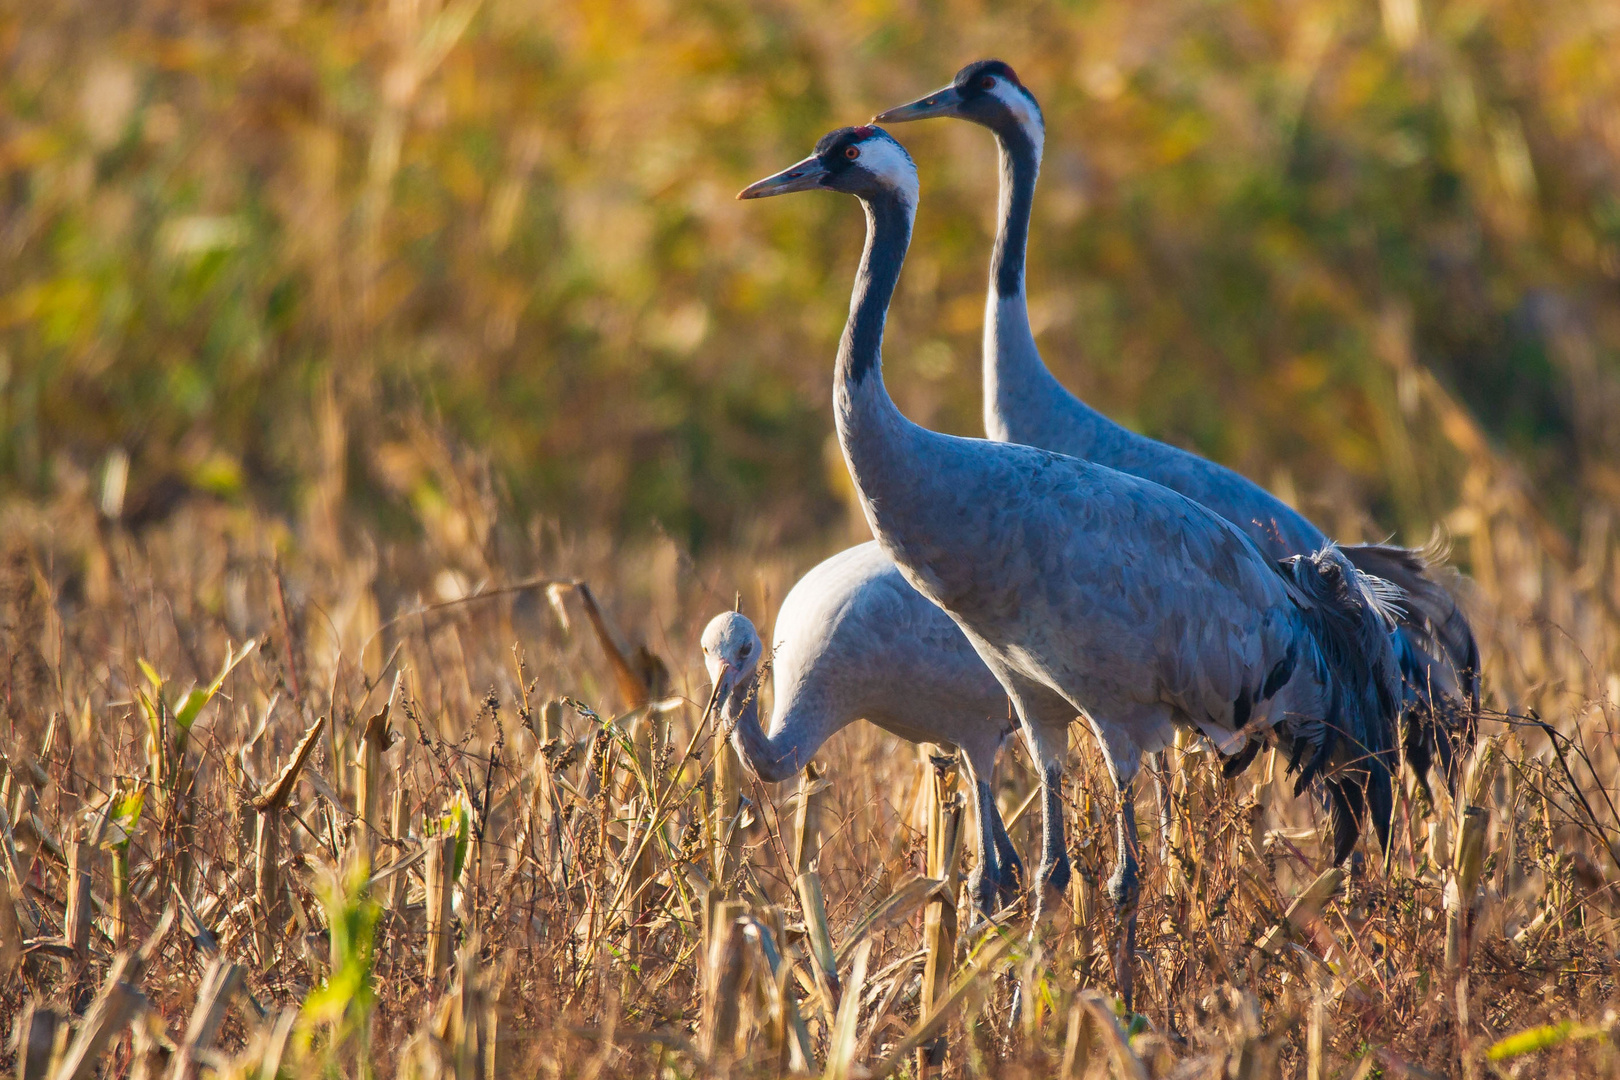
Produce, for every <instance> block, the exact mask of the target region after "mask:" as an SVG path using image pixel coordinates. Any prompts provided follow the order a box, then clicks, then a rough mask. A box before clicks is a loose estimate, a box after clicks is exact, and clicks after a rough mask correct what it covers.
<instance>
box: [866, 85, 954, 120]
mask: <svg viewBox="0 0 1620 1080" xmlns="http://www.w3.org/2000/svg"><path fill="white" fill-rule="evenodd" d="M961 107H962V92H961V91H960V90H958V89H957V88H956V87H955V86H954V85H952V86H947V87H944V88H942V89H939V90H935V91H934V92H933V93H932V94H929V95H927V96H926V97H920V98H918V99H917V100H916V101H913V102H911V103H910V104H909V105H900V106H897V107H895V108H893V109H890V110H889V111H888V112H881V113H878V114H877V115H876V116H874V117H872V123H874V124H903V123H905V122H906V121H907V120H929V119H932V118H933V117H936V116H958V115H960V113H959V112H958V110H959V109H960V108H961Z"/></svg>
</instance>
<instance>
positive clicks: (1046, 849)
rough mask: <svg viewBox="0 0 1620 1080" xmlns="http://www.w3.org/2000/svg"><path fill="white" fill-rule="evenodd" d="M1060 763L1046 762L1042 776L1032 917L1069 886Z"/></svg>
mask: <svg viewBox="0 0 1620 1080" xmlns="http://www.w3.org/2000/svg"><path fill="white" fill-rule="evenodd" d="M1062 791H1063V766H1062V765H1060V764H1059V763H1057V762H1052V763H1051V764H1049V765H1047V767H1046V773H1045V775H1044V776H1042V777H1041V867H1040V871H1039V877H1040V891H1039V894H1038V895H1037V898H1036V901H1035V921H1036V922H1040V919H1041V915H1042V914H1043V913H1044V912H1045V910H1046V907H1047V905H1048V904H1055V903H1056V902H1058V901H1059V900H1060V899H1061V898H1062V896H1063V894H1064V892H1065V891H1067V890H1068V888H1069V853H1068V852H1067V851H1066V850H1064V847H1063V797H1062Z"/></svg>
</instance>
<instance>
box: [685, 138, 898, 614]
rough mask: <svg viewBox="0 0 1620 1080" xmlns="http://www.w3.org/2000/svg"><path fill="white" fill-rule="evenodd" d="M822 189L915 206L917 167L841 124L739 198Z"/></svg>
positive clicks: (887, 145) (891, 145)
mask: <svg viewBox="0 0 1620 1080" xmlns="http://www.w3.org/2000/svg"><path fill="white" fill-rule="evenodd" d="M822 189H826V190H829V191H842V192H844V193H846V194H849V195H858V196H861V197H863V198H866V197H873V196H880V195H885V194H887V195H890V196H897V197H898V198H899V199H900V200H901V201H902V202H904V203H905V204H906V205H907V206H913V207H914V206H916V205H917V166H916V165H915V164H913V163H912V160H911V155H910V154H908V153H906V148H905V147H903V146H901V145H900V144H899V143H898V142H896V141H895V139H894V136H892V135H890V134H889V133H888V132H887V131H884V130H883V129H882V128H878V127H849V128H839V129H838V130H837V131H830V132H828V133H827V134H825V135H823V136H822V137H821V141H820V142H818V143H816V150H815V153H813V154H811V155H810V156H809V157H807V158H805V159H804V160H803V161H801V162H798V163H797V164H795V165H792V166H790V167H788V168H786V169H783V170H782V171H781V172H779V173H777V174H776V175H775V176H767V177H766V178H765V179H763V180H758V181H755V182H754V183H752V184H749V185H748V186H747V187H745V188H743V189H742V191H740V192H738V193H737V198H739V199H763V198H766V197H767V196H770V195H786V194H787V193H788V192H790V191H819V190H822ZM710 625H713V624H710Z"/></svg>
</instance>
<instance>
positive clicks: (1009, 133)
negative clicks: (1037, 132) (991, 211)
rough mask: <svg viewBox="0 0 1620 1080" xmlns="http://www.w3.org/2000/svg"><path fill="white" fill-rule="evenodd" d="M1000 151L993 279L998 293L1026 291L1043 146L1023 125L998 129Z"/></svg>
mask: <svg viewBox="0 0 1620 1080" xmlns="http://www.w3.org/2000/svg"><path fill="white" fill-rule="evenodd" d="M996 144H997V146H998V147H999V149H1000V151H1001V224H1000V226H999V227H998V228H997V230H996V246H995V251H994V252H993V253H992V254H991V256H990V280H991V281H993V282H994V283H995V288H996V294H997V295H998V296H1002V297H1012V296H1018V295H1020V294H1021V293H1022V292H1023V291H1024V260H1025V257H1026V255H1027V253H1028V249H1029V215H1030V211H1031V209H1032V208H1033V207H1034V205H1035V179H1036V177H1037V176H1038V175H1039V174H1040V171H1041V147H1040V144H1039V143H1037V142H1036V140H1035V136H1034V135H1033V134H1031V132H1030V131H1029V130H1028V129H1027V128H1025V127H1024V126H1023V125H1022V124H1010V125H1008V126H1006V127H1005V128H997V129H996Z"/></svg>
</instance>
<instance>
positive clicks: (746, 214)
mask: <svg viewBox="0 0 1620 1080" xmlns="http://www.w3.org/2000/svg"><path fill="white" fill-rule="evenodd" d="M1616 10H1617V9H1616V8H1615V7H1614V6H1613V5H1612V4H1608V3H1605V2H1601V0H1536V2H1530V0H1441V2H1436V0H1382V2H1381V3H1375V2H1371V0H1295V2H1290V3H1279V2H1275V0H1240V2H1220V3H1215V2H1200V0H1153V2H1130V3H1126V2H1105V0H1091V2H1076V3H1049V4H980V3H969V2H956V0H953V2H944V3H889V2H874V0H863V2H859V3H852V4H829V3H825V2H822V0H816V2H810V0H776V2H771V3H742V2H735V0H708V2H685V0H667V2H655V0H644V2H609V3H566V2H549V0H542V2H536V0H483V2H478V0H450V2H446V3H441V2H437V0H390V2H386V3H324V4H323V3H307V2H302V0H255V2H228V0H209V2H188V0H127V2H121V3H104V2H89V0H84V2H61V0H25V2H24V3H22V4H19V5H13V6H11V7H10V8H9V10H8V12H7V13H6V14H5V15H4V16H3V22H0V40H3V42H4V55H5V63H6V71H5V81H4V88H5V95H6V107H5V109H4V114H3V117H0V180H3V188H0V191H3V195H0V205H3V211H0V214H3V218H0V220H3V240H4V245H5V253H4V257H3V258H0V380H3V391H0V410H3V413H4V438H3V442H0V484H3V486H4V489H5V491H6V492H7V493H9V494H10V495H11V496H12V497H13V498H23V499H39V498H48V497H50V496H51V495H52V494H53V493H55V492H58V491H60V490H61V489H63V487H64V486H67V487H73V486H75V485H76V486H77V487H79V488H82V489H85V490H88V491H90V492H91V493H92V494H93V495H95V496H96V497H97V498H99V500H100V501H101V503H102V505H103V509H104V510H109V511H116V512H117V515H118V516H121V517H122V519H123V520H124V521H125V522H126V523H131V524H134V525H136V526H139V525H140V524H141V523H143V522H146V521H150V520H159V519H161V518H162V517H163V516H165V515H166V514H167V513H169V512H171V511H172V509H173V507H174V506H176V505H178V504H179V503H181V502H183V501H186V500H189V499H209V500H223V501H224V502H225V503H227V504H252V505H254V506H256V507H258V508H260V509H261V510H263V511H266V512H269V513H272V514H275V515H278V516H279V517H281V518H283V519H285V520H286V521H287V522H288V523H290V525H291V526H292V527H293V528H294V530H295V531H296V530H298V529H302V528H306V527H310V526H312V525H313V526H314V527H317V528H318V529H319V530H324V531H326V532H328V533H330V534H332V535H333V536H334V537H337V538H341V537H343V536H346V535H348V534H349V533H351V532H353V531H355V530H359V531H362V532H366V533H375V534H377V535H380V536H385V537H386V536H391V535H410V534H413V533H418V532H420V531H421V530H422V529H424V528H431V519H432V518H433V517H434V515H435V513H436V510H435V508H436V507H438V506H440V505H442V504H443V503H445V502H446V501H447V500H453V499H455V498H456V497H457V496H456V494H455V492H454V491H452V490H450V488H451V487H453V486H454V481H452V480H451V479H450V477H451V476H452V474H453V473H455V472H456V470H455V469H450V468H449V467H448V466H446V464H445V461H446V460H447V459H454V461H455V462H456V463H457V467H458V468H462V467H465V468H470V469H471V470H472V473H474V474H476V475H478V476H480V477H482V478H483V480H482V481H481V482H483V483H485V484H486V485H487V488H488V490H487V492H486V494H487V495H488V497H489V498H491V499H493V500H494V502H495V503H497V504H498V505H500V506H501V507H510V508H512V509H514V510H515V511H516V512H517V513H518V514H519V515H520V516H530V515H537V516H541V517H544V518H546V519H549V520H554V521H560V522H564V523H565V527H566V528H571V529H579V530H591V531H606V532H608V533H610V534H612V535H615V536H622V537H636V536H645V535H648V534H651V533H657V532H662V533H665V534H667V535H668V536H670V537H671V538H673V540H674V541H675V543H676V544H677V545H678V546H680V547H682V548H683V549H687V550H691V551H694V552H700V553H701V552H703V551H706V550H709V551H712V550H717V549H726V548H730V547H733V546H735V545H739V544H741V545H744V546H748V547H753V548H758V547H761V546H774V545H780V544H804V545H809V546H811V547H814V548H816V549H818V550H826V549H828V548H829V547H830V546H832V545H834V544H836V543H837V542H841V541H842V540H844V539H847V538H850V537H853V536H856V535H858V531H859V530H858V523H856V524H851V523H850V521H849V514H848V510H847V501H846V498H845V491H844V487H845V485H846V483H847V481H845V479H844V476H843V471H842V468H841V464H840V463H839V462H838V459H837V455H836V452H835V449H830V448H829V435H830V430H831V422H830V414H829V410H828V401H829V392H828V388H829V386H830V377H829V376H830V368H831V359H832V354H833V350H834V346H835V342H836V338H837V334H838V331H839V328H840V326H841V323H842V319H843V315H844V312H845V308H846V305H847V296H848V287H849V283H850V278H851V274H852V271H853V267H854V263H855V260H856V256H857V251H858V245H859V235H860V228H861V222H860V217H859V214H858V213H856V212H855V210H854V208H853V207H852V206H850V205H848V204H847V202H846V201H845V200H841V199H836V198H831V197H828V198H809V199H795V200H788V201H786V202H783V203H776V204H769V205H765V206H748V205H742V204H738V203H736V202H734V201H733V200H732V195H733V194H734V192H735V191H736V190H737V189H738V188H739V187H741V186H742V185H743V184H744V183H746V182H747V181H749V180H751V179H753V178H755V177H757V176H759V175H762V174H764V173H765V172H768V171H773V170H775V169H777V168H779V167H781V166H783V165H785V164H786V163H788V162H790V161H792V160H795V159H796V158H798V157H799V156H802V154H803V153H805V152H806V151H807V149H808V147H809V146H810V145H811V143H812V141H813V140H814V139H815V138H816V137H817V136H818V135H820V134H821V133H822V132H823V131H825V130H827V129H829V128H832V127H836V126H840V125H843V124H847V123H856V122H861V121H864V120H865V119H866V118H868V117H869V116H871V115H872V114H873V113H874V112H875V111H877V110H879V109H881V108H884V107H887V106H890V105H893V104H896V103H898V102H900V101H902V100H905V99H909V98H910V97H912V96H915V95H917V94H919V93H922V92H924V91H926V90H929V89H932V88H934V87H936V86H938V85H940V84H942V83H943V82H945V81H946V80H947V79H948V78H949V77H950V76H951V75H952V73H953V72H954V71H955V70H956V68H957V67H958V66H960V65H961V64H962V63H964V62H966V61H969V60H972V59H975V58H978V57H980V56H984V55H997V56H1000V57H1002V58H1004V59H1006V60H1007V61H1009V62H1010V63H1011V64H1012V65H1013V66H1014V67H1015V68H1016V69H1017V70H1018V71H1019V73H1020V75H1021V77H1022V78H1023V80H1024V82H1025V83H1026V84H1027V85H1029V86H1030V87H1031V88H1032V89H1033V90H1034V91H1035V93H1036V94H1037V95H1038V96H1039V98H1040V100H1041V103H1042V105H1043V107H1044V109H1045V112H1046V117H1047V126H1048V132H1049V137H1048V146H1047V154H1046V162H1045V168H1044V172H1043V175H1042V179H1041V187H1040V191H1039V193H1038V199H1037V204H1036V224H1035V231H1034V235H1035V241H1034V243H1033V246H1032V252H1031V260H1032V261H1031V268H1030V283H1031V285H1030V288H1031V307H1032V316H1033V320H1034V322H1035V325H1036V328H1037V331H1038V334H1039V338H1040V341H1041V343H1042V346H1043V348H1044V350H1045V353H1046V357H1047V359H1048V362H1049V363H1050V364H1051V366H1052V367H1053V368H1054V370H1055V371H1056V372H1057V373H1058V375H1059V376H1060V378H1062V379H1063V380H1064V381H1065V382H1066V383H1067V384H1068V385H1069V386H1071V387H1072V388H1074V389H1075V390H1076V391H1077V392H1079V393H1080V394H1081V395H1082V396H1084V397H1086V398H1087V399H1089V400H1090V401H1092V402H1093V403H1095V404H1096V405H1097V406H1099V407H1100V408H1102V409H1104V410H1105V411H1106V412H1108V413H1109V414H1110V415H1112V416H1114V417H1116V418H1118V419H1120V420H1121V421H1123V422H1125V423H1127V424H1129V425H1131V426H1133V427H1135V428H1137V429H1139V430H1142V431H1145V432H1147V433H1149V434H1152V435H1154V436H1157V437H1160V438H1164V439H1167V440H1169V441H1171V442H1174V443H1176V444H1178V445H1182V446H1186V447H1189V448H1192V449H1195V450H1197V451H1199V452H1201V453H1204V454H1206V455H1209V456H1211V457H1213V458H1216V459H1218V460H1220V461H1222V462H1225V463H1227V464H1230V465H1232V466H1235V467H1237V468H1238V469H1240V470H1242V471H1243V472H1245V473H1247V474H1248V475H1250V476H1252V477H1255V478H1257V479H1258V480H1260V481H1261V482H1262V483H1265V484H1267V485H1268V486H1270V487H1272V488H1273V489H1274V490H1276V491H1278V492H1279V493H1281V494H1283V495H1284V496H1285V497H1287V498H1289V499H1292V500H1294V501H1296V502H1297V503H1298V504H1299V505H1300V506H1301V507H1302V508H1303V509H1304V510H1305V511H1306V512H1307V513H1309V514H1311V515H1313V516H1314V517H1316V518H1317V519H1318V521H1320V522H1321V523H1322V524H1323V525H1324V526H1325V527H1327V528H1328V530H1329V531H1330V532H1333V533H1336V534H1338V535H1340V536H1341V537H1344V538H1346V539H1357V538H1363V537H1374V538H1381V537H1383V536H1387V535H1391V534H1393V535H1395V536H1397V537H1399V538H1400V539H1402V540H1406V541H1413V542H1421V541H1422V540H1423V539H1425V538H1426V537H1427V536H1428V535H1429V532H1430V530H1431V528H1432V527H1433V526H1434V525H1435V524H1436V523H1442V524H1444V525H1446V526H1447V528H1448V529H1449V531H1450V532H1451V533H1452V534H1453V535H1459V536H1464V537H1466V535H1467V534H1468V533H1469V532H1470V530H1471V529H1472V528H1473V527H1474V526H1475V524H1476V521H1475V517H1477V515H1475V517H1470V516H1469V515H1468V514H1467V513H1461V512H1460V510H1459V508H1460V507H1462V506H1463V504H1464V503H1465V502H1466V501H1467V498H1468V497H1469V493H1468V484H1469V483H1470V482H1472V483H1474V484H1475V487H1476V488H1479V487H1481V485H1484V486H1490V485H1491V484H1495V483H1497V482H1498V481H1499V480H1500V479H1501V477H1503V476H1506V477H1509V478H1510V479H1512V480H1513V486H1514V488H1515V490H1519V491H1521V492H1523V493H1524V494H1525V495H1526V497H1527V499H1528V503H1527V505H1528V506H1531V507H1533V508H1534V511H1535V514H1536V515H1537V516H1538V517H1539V518H1543V519H1544V520H1541V521H1538V523H1537V524H1536V525H1535V528H1536V529H1538V530H1541V532H1542V533H1545V534H1546V535H1544V536H1543V539H1544V540H1547V542H1549V543H1552V544H1553V545H1554V546H1555V547H1556V546H1557V545H1558V544H1563V545H1565V547H1566V548H1567V552H1566V553H1573V552H1575V551H1578V550H1580V549H1581V547H1582V545H1583V544H1587V545H1588V546H1590V545H1591V544H1592V543H1596V544H1597V546H1598V547H1599V548H1606V547H1607V546H1608V544H1609V541H1608V532H1607V528H1608V526H1607V521H1608V516H1609V515H1610V513H1611V511H1612V509H1613V507H1615V506H1616V505H1617V504H1620V471H1617V467H1616V462H1617V460H1620V454H1617V452H1620V423H1617V422H1616V421H1615V419H1614V416H1615V414H1616V412H1617V406H1620V20H1617V17H1616V14H1615V13H1616ZM897 134H898V135H899V136H900V138H901V139H902V140H903V141H904V142H905V143H906V144H907V145H908V146H909V147H910V148H911V149H912V150H913V153H914V156H915V157H916V159H917V161H918V164H919V167H920V170H921V175H922V183H923V203H922V207H921V214H920V221H919V226H918V231H917V236H916V240H915V243H914V245H913V249H912V256H911V259H910V262H909V264H908V267H907V270H906V275H905V278H904V280H903V282H902V288H901V293H900V296H899V297H898V299H897V303H896V309H895V312H894V317H893V321H892V327H891V332H890V335H889V345H888V365H889V382H890V385H891V387H892V388H893V390H894V392H895V394H896V397H897V398H898V400H899V401H900V403H901V405H902V407H903V408H904V409H906V410H907V412H908V413H910V415H912V416H913V417H914V418H915V419H917V420H919V421H921V422H923V423H925V424H928V425H931V426H934V427H938V428H942V429H945V430H949V431H955V432H963V433H978V432H979V430H980V427H979V420H978V416H979V412H978V409H979V405H978V395H979V390H978V374H977V370H978V340H979V326H980V316H981V313H982V293H983V287H984V273H985V264H986V260H987V258H988V251H989V239H990V236H991V233H992V231H993V225H994V222H993V216H994V201H995V200H994V185H995V165H994V151H993V146H992V143H991V140H990V138H989V136H988V135H987V134H986V133H985V132H983V131H981V130H978V129H974V128H971V127H969V126H967V125H963V124H959V123H958V124H952V123H948V122H943V121H940V122H934V123H930V124H918V125H911V126H907V127H904V128H902V129H899V130H898V131H897ZM1447 417H1449V418H1450V419H1449V421H1448V420H1447V419H1446V418H1447ZM1481 470H1485V473H1488V474H1490V475H1489V476H1486V475H1484V474H1482V473H1481ZM463 471H465V470H463ZM1470 477H1473V480H1472V481H1470ZM109 481H112V482H111V483H110V482H109ZM109 489H110V490H109ZM1476 494H1477V492H1476ZM109 500H111V501H110V502H109ZM1594 529H1601V530H1603V531H1602V533H1601V535H1600V536H1598V535H1597V534H1594V533H1593V532H1592V530H1594ZM1593 536H1597V539H1595V540H1593V539H1591V537H1593ZM1583 537H1584V538H1586V539H1583ZM1472 557H1473V556H1472V553H1471V551H1470V550H1469V549H1468V548H1467V547H1466V546H1464V547H1463V548H1461V549H1460V550H1459V558H1460V559H1461V560H1462V561H1463V563H1464V565H1465V566H1467V565H1469V563H1470V560H1471V559H1472Z"/></svg>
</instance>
